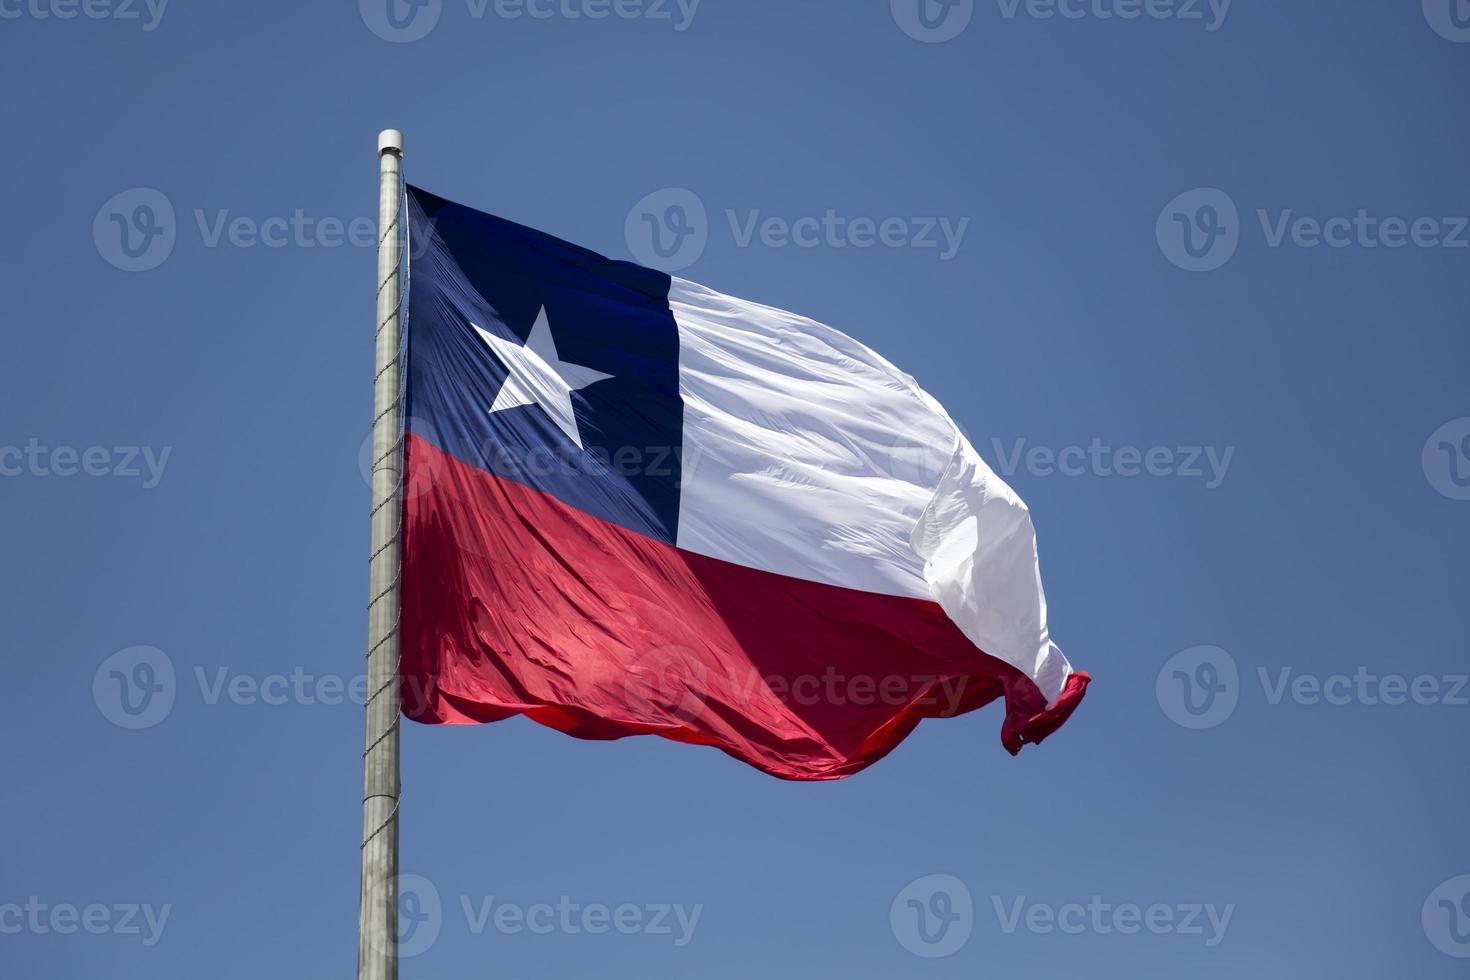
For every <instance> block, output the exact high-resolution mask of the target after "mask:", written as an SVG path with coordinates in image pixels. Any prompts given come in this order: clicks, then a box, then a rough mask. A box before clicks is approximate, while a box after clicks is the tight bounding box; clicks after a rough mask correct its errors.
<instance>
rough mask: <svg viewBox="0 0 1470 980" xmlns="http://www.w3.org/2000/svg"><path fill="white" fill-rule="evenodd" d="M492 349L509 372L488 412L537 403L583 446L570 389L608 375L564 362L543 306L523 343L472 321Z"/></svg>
mask: <svg viewBox="0 0 1470 980" xmlns="http://www.w3.org/2000/svg"><path fill="white" fill-rule="evenodd" d="M470 326H472V327H474V328H475V332H476V333H478V334H479V335H480V337H481V339H483V340H484V341H485V343H486V344H487V345H488V346H489V347H490V349H491V350H492V351H494V352H495V356H496V357H498V358H499V359H500V363H501V364H504V365H505V369H506V371H507V372H508V373H507V374H506V376H505V384H503V385H501V386H500V393H499V394H498V395H496V396H495V404H493V405H491V406H490V411H491V412H492V413H494V412H501V411H504V410H505V409H507V408H519V407H520V406H522V405H539V406H541V408H542V410H544V411H545V412H546V414H547V415H549V416H550V417H551V421H553V422H555V423H556V424H557V427H558V428H560V429H561V431H563V432H565V433H566V434H567V438H568V439H570V440H572V442H575V443H576V444H577V448H578V449H581V448H582V435H581V433H580V432H578V431H577V416H576V413H575V412H574V411H573V410H572V392H574V391H580V390H581V389H583V388H585V387H587V386H588V385H590V384H595V383H596V382H598V381H603V380H605V379H607V378H611V377H612V375H610V374H603V373H602V372H601V371H594V370H592V369H591V368H589V367H583V366H582V365H580V364H570V363H568V362H566V361H563V360H562V359H561V358H560V357H559V356H558V355H557V353H556V341H554V340H552V339H551V324H550V322H548V321H547V319H546V307H544V306H543V307H541V312H540V313H538V314H536V325H535V326H533V327H532V328H531V336H529V337H527V338H526V343H525V345H524V346H522V345H521V344H518V343H516V342H515V341H513V340H506V339H505V338H504V337H497V336H496V335H495V334H493V333H491V332H490V331H488V330H486V329H485V328H484V327H482V326H480V325H479V324H478V323H471V324H470Z"/></svg>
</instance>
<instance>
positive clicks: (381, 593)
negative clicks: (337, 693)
mask: <svg viewBox="0 0 1470 980" xmlns="http://www.w3.org/2000/svg"><path fill="white" fill-rule="evenodd" d="M402 163H403V134H402V133H400V132H399V131H398V130H396V129H385V130H383V132H381V133H379V134H378V169H379V194H378V328H377V348H378V350H377V376H376V378H375V380H374V382H373V413H374V414H373V477H372V482H373V510H372V528H373V531H372V534H373V537H372V557H371V558H370V559H369V560H368V571H369V581H370V582H371V586H370V588H371V595H372V599H371V601H369V602H368V652H367V679H368V684H367V691H368V699H367V732H366V742H365V744H366V747H365V748H364V750H363V753H362V785H363V800H362V893H361V899H360V905H359V916H358V941H357V977H358V980H397V977H398V949H397V945H398V795H399V782H398V712H399V691H398V657H399V650H398V611H399V594H398V576H399V532H400V531H401V530H402V519H403V511H402V505H401V497H400V494H399V488H400V486H401V485H402V477H403V472H402V471H403V432H402V428H403V425H402V411H401V407H400V405H399V388H398V383H399V379H398V374H399V371H398V368H399V364H398V341H399V319H400V317H399V314H400V312H401V304H402V295H401V289H400V282H399V264H400V261H401V258H402V250H401V248H400V244H399V243H400V242H401V241H402V238H403V236H402V230H403V229H402V225H401V224H400V214H401V210H402V205H403V176H402Z"/></svg>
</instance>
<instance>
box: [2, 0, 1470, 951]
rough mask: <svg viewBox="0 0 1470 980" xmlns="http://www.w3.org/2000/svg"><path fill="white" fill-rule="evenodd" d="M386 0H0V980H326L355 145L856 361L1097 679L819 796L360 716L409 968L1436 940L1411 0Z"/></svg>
mask: <svg viewBox="0 0 1470 980" xmlns="http://www.w3.org/2000/svg"><path fill="white" fill-rule="evenodd" d="M398 2H399V3H400V4H401V5H400V6H399V7H398V8H396V10H395V12H394V16H393V17H392V18H390V17H389V16H388V13H389V11H388V8H387V7H385V6H380V5H379V6H375V3H376V0H363V2H362V3H361V4H354V3H351V2H335V3H330V4H328V3H319V4H295V3H284V2H276V0H261V2H256V3H251V4H231V5H225V4H197V3H196V4H186V3H183V2H179V0H175V2H174V3H160V2H155V3H154V4H152V5H149V4H145V3H142V2H138V3H133V2H129V0H89V2H88V3H86V4H85V5H82V4H70V3H68V0H0V51H3V57H0V77H3V80H4V82H5V83H6V89H7V91H8V92H10V93H11V97H10V98H8V99H7V100H6V106H5V109H4V110H3V112H4V115H3V119H4V122H5V126H4V132H5V134H6V136H7V140H6V145H5V147H4V153H5V156H6V163H7V165H6V168H5V171H6V176H7V187H8V192H7V194H6V203H7V207H6V217H7V227H8V229H9V231H10V233H9V234H7V235H5V236H4V237H3V239H0V263H3V267H4V268H5V269H6V271H7V274H6V286H7V288H6V316H5V322H6V324H7V329H6V331H5V337H6V344H5V356H4V358H3V370H4V375H3V377H4V383H3V385H0V419H3V426H0V499H3V501H4V505H5V506H4V514H5V531H6V534H5V553H6V556H7V560H6V561H4V562H3V563H0V589H3V593H4V594H5V595H6V596H7V603H6V610H7V613H8V615H7V621H8V624H9V627H10V628H9V630H8V632H7V642H6V646H7V650H6V653H7V662H8V663H10V664H12V665H13V669H12V671H11V675H10V678H9V683H8V684H7V698H6V701H7V710H6V711H5V712H4V718H5V721H4V722H3V724H0V731H3V733H4V735H5V741H6V746H7V751H6V753H5V762H4V763H3V764H0V766H3V772H4V775H5V777H6V782H7V783H8V785H9V794H8V797H7V802H6V804H5V805H4V807H3V814H4V817H3V827H4V828H5V830H6V832H7V836H8V838H9V840H10V846H8V847H6V848H5V849H4V851H3V855H0V967H3V972H4V973H5V975H6V976H15V977H27V978H31V977H34V978H67V980H70V978H78V980H80V978H84V977H93V976H98V975H103V974H106V975H108V976H116V977H148V978H158V977H180V978H183V977H194V976H198V975H200V974H201V973H207V974H209V975H211V976H216V977H221V978H232V977H241V978H244V977H252V978H253V977H258V976H260V975H262V974H280V975H287V976H342V975H350V971H351V970H352V969H353V964H354V959H355V952H356V938H355V932H356V915H357V887H358V883H357V874H358V868H357V857H358V855H357V841H358V833H359V826H358V825H359V820H360V817H359V801H360V789H361V787H360V781H361V772H360V767H359V752H360V748H361V724H362V723H361V712H360V709H359V708H358V706H357V705H356V704H354V703H353V694H352V692H353V689H354V686H355V684H357V683H358V682H355V681H354V678H355V677H356V676H357V675H358V674H359V673H360V671H361V654H362V650H363V648H364V635H365V628H366V622H365V612H364V607H365V605H366V601H367V578H366V561H365V559H366V556H367V553H368V549H367V530H368V524H367V510H368V488H367V484H366V482H365V480H364V477H363V470H362V467H363V463H362V454H363V443H364V439H365V437H366V435H367V430H368V425H369V422H370V415H371V397H370V396H371V385H370V382H371V378H372V373H373V369H372V357H373V352H372V342H371V335H372V326H373V278H374V257H373V251H372V248H371V247H370V244H371V242H372V239H373V238H374V235H373V232H372V224H371V220H372V219H373V218H374V217H375V213H376V201H377V189H376V179H377V166H376V159H375V156H374V146H375V144H374V140H375V137H376V134H377V132H378V130H380V129H382V128H384V127H387V126H396V127H399V128H401V129H403V130H404V131H405V134H406V138H407V146H408V151H407V155H406V158H405V172H406V174H407V176H408V178H409V179H410V180H411V181H413V182H414V183H415V184H417V185H419V186H422V187H425V188H428V189H430V190H432V191H434V192H435V193H438V194H441V195H444V196H446V197H449V198H452V199H454V200H457V201H460V202H463V203H465V204H469V205H472V206H474V207H477V208H481V209H483V210H488V211H493V212H495V213H498V214H501V215H503V216H505V217H507V218H511V219H513V220H516V221H519V222H523V223H526V224H530V225H533V226H535V227H538V228H541V229H544V230H546V231H548V232H551V233H553V234H556V235H559V236H561V237H563V238H567V239H569V240H571V241H574V242H577V243H579V244H583V245H586V246H589V247H592V248H595V249H597V250H599V251H602V252H604V253H607V254H610V255H614V256H617V257H624V258H641V259H645V260H649V261H651V259H648V255H649V253H650V252H653V253H654V254H655V255H657V252H658V251H659V250H658V249H654V247H653V246H654V242H653V239H652V238H651V237H648V234H647V232H648V231H649V229H650V227H657V222H655V224H654V225H653V226H650V225H648V224H647V223H646V222H644V221H643V220H642V218H641V215H643V214H646V213H651V214H655V215H661V216H663V217H665V218H668V220H669V221H670V222H675V219H674V218H672V217H670V215H671V212H670V211H669V207H670V205H671V204H679V205H681V206H683V208H684V210H683V211H681V212H679V214H681V215H682V216H683V218H684V219H687V222H682V223H681V222H675V223H673V224H670V223H666V224H665V225H664V226H663V231H664V233H665V234H666V236H667V237H665V238H663V239H662V240H661V242H660V249H661V250H662V251H663V252H666V253H668V254H667V255H664V256H657V257H658V258H659V260H660V261H665V262H669V261H672V262H674V263H675V264H678V265H680V266H681V269H680V274H681V275H684V276H686V277H689V278H693V279H696V280H700V281H703V282H706V283H708V284H710V285H712V286H714V287H716V288H719V289H722V290H724V291H726V292H730V293H734V294H737V295H742V296H747V297H750V298H752V299H756V300H760V301H762V302H765V303H769V304H772V305H776V306H782V307H787V308H791V309H795V310H798V311H800V312H802V313H805V314H807V315H810V316H813V317H817V318H819V319H822V320H824V321H826V322H829V323H832V324H833V325H835V326H838V327H840V328H841V329H843V330H845V331H846V332H848V333H850V334H852V335H853V336H855V337H858V338H859V339H861V340H863V341H865V342H866V343H868V344H870V345H871V346H873V347H874V348H875V349H877V350H879V351H880V352H882V353H883V354H884V355H885V356H887V357H889V358H890V359H891V360H893V361H894V362H896V363H897V364H899V365H900V366H902V367H903V368H905V369H906V370H908V371H909V372H911V373H913V374H914V375H915V376H916V377H917V378H918V379H919V380H920V381H921V382H922V383H923V384H924V386H925V387H926V388H927V389H928V390H929V391H931V392H932V393H933V394H935V395H936V396H937V397H938V398H939V399H940V400H941V401H942V402H943V403H944V404H945V406H946V407H947V408H948V409H949V411H950V413H951V414H952V415H953V416H954V417H955V418H956V419H957V420H958V421H960V422H961V423H962V424H963V425H964V427H965V428H966V429H967V431H968V432H969V435H970V438H971V440H972V441H973V442H974V443H975V445H976V446H977V447H978V448H979V449H980V450H981V452H982V453H983V454H984V455H985V456H986V457H987V458H988V459H989V461H990V463H991V465H992V466H995V467H996V468H997V469H998V470H999V471H1001V472H1002V474H1003V475H1005V476H1006V478H1007V479H1008V480H1009V481H1010V482H1011V483H1012V485H1013V486H1015V488H1016V489H1017V490H1018V492H1020V493H1021V495H1022V496H1023V497H1024V498H1025V499H1026V500H1027V501H1028V503H1029V504H1030V505H1031V508H1032V511H1033V514H1034V516H1035V520H1036V524H1037V526H1038V530H1039V534H1040V541H1041V549H1042V562H1043V571H1044V573H1045V576H1046V582H1047V590H1048V596H1049V599H1050V603H1051V615H1052V628H1053V635H1054V636H1055V637H1056V638H1057V639H1058V641H1059V642H1060V643H1061V645H1062V647H1063V649H1065V650H1066V652H1067V654H1068V656H1069V657H1070V659H1071V660H1072V662H1073V663H1074V664H1076V665H1077V666H1078V667H1081V668H1084V669H1087V670H1089V671H1090V672H1091V673H1092V674H1093V676H1094V678H1095V683H1094V685H1093V687H1092V689H1091V691H1090V692H1089V694H1088V697H1087V701H1086V702H1085V703H1084V705H1083V706H1082V708H1081V709H1080V710H1079V712H1078V713H1077V715H1076V716H1074V718H1073V719H1072V721H1071V722H1070V723H1069V725H1068V726H1067V728H1065V729H1064V730H1063V731H1062V732H1061V733H1059V734H1058V735H1057V736H1056V737H1055V738H1054V739H1052V740H1051V741H1049V742H1047V744H1045V745H1044V746H1041V747H1039V748H1029V749H1027V750H1026V751H1024V752H1023V753H1022V756H1021V757H1020V758H1019V759H1011V758H1010V757H1008V756H1007V755H1006V754H1005V753H1004V752H1003V751H1002V749H1001V748H1000V745H999V739H998V732H999V726H1000V712H999V708H998V707H995V706H992V707H991V708H988V709H985V710H982V711H979V712H976V713H974V714H971V715H967V716H965V717H963V718H960V719H954V720H947V721H937V722H930V723H926V724H925V725H923V726H921V727H920V729H919V730H918V731H917V732H916V733H915V734H914V735H913V736H912V737H911V738H910V739H909V740H908V741H907V742H906V743H904V745H903V746H901V747H900V748H899V749H898V750H897V751H896V752H894V753H893V754H892V755H891V756H890V757H889V758H887V759H886V760H884V761H883V762H881V763H880V764H879V765H877V766H875V767H874V768H872V769H871V770H868V771H867V772H864V773H862V774H860V775H858V776H857V777H855V778H852V779H849V780H846V781H842V782H838V783H834V784H823V785H800V784H788V783H782V782H779V781H777V780H774V779H771V778H769V777H766V776H763V775H761V774H760V773H758V772H756V771H754V770H751V769H748V768H746V767H743V766H741V765H739V764H738V763H736V762H734V761H732V760H730V759H727V758H726V757H725V756H723V755H721V754H719V753H717V752H714V751H712V750H701V749H696V748H691V747H687V746H681V745H675V744H672V743H667V742H662V741H658V740H653V739H634V740H626V741H623V742H619V743H605V744H604V743H584V742H579V741H575V740H573V739H569V738H566V737H564V736H561V735H558V734H556V733H554V732H550V731H548V730H545V729H541V728H537V727H535V726H533V725H530V724H527V723H523V722H518V721H517V722H507V723H503V724H499V725H494V726H488V727H481V728H466V729H456V730H439V729H426V728H419V727H408V728H406V729H405V737H404V740H403V753H404V784H405V797H404V803H403V824H402V853H403V871H404V873H405V874H411V875H414V876H417V877H416V878H415V879H414V881H416V882H418V883H419V885H418V887H417V890H416V891H415V898H414V899H413V900H412V902H411V903H410V905H409V907H407V908H406V909H405V913H406V915H407V917H408V918H407V919H406V920H405V921H409V920H413V921H415V922H417V923H418V924H417V925H416V926H414V928H415V929H418V930H422V931H418V932H416V933H415V934H414V935H415V937H416V939H417V941H418V943H419V945H420V946H422V949H419V950H417V951H416V955H414V956H412V957H409V958H407V959H405V961H404V963H403V967H402V976H403V977H404V978H405V980H441V978H442V980H449V978H456V980H458V978H465V977H481V976H483V977H490V976H494V977H504V978H518V977H525V978H538V980H544V978H550V977H555V978H563V977H564V978H575V977H593V976H595V977H614V978H622V977H627V978H633V977H638V978H644V977H660V976H670V977H673V976H680V977H688V976H695V977H701V978H708V980H719V978H725V977H730V978H733V977H746V976H749V975H751V974H752V973H759V974H761V975H763V976H768V977H773V978H785V977H792V978H795V977H810V976H828V975H831V976H843V977H863V978H866V977H874V978H877V977H891V976H909V977H934V978H961V977H963V978H974V977H984V976H1006V975H1027V976H1038V977H1078V976H1085V977H1096V978H1111V977H1136V976H1166V975H1189V976H1195V977H1227V976H1229V977H1234V976H1239V975H1243V974H1246V973H1249V974H1250V975H1253V976H1260V977H1277V976H1280V977H1286V976H1298V975H1301V974H1303V973H1309V974H1313V975H1330V976H1336V977H1344V978H1347V977H1378V976H1383V975H1387V974H1394V975H1405V976H1415V977H1449V976H1459V975H1462V974H1463V972H1464V961H1463V959H1462V957H1464V956H1465V955H1467V954H1470V900H1467V899H1466V894H1467V891H1470V879H1467V878H1462V877H1461V876H1464V875H1467V874H1470V841H1467V838H1466V835H1465V831H1464V809H1465V805H1466V803H1467V791H1466V789H1465V785H1464V780H1463V778H1462V772H1463V755H1464V745H1465V736H1466V732H1467V721H1470V706H1467V701H1470V690H1466V689H1465V688H1464V680H1463V678H1464V676H1465V674H1466V672H1467V670H1470V668H1467V666H1466V662H1467V657H1466V645H1465V636H1466V628H1467V626H1470V613H1467V606H1466V604H1465V602H1464V590H1465V583H1466V577H1465V555H1466V550H1467V545H1470V501H1467V499H1466V498H1467V497H1470V386H1467V384H1466V376H1465V365H1466V363H1467V357H1470V339H1467V334H1466V330H1465V312H1466V301H1467V298H1470V276H1467V275H1466V270H1467V263H1470V230H1467V228H1466V224H1467V222H1466V216H1467V215H1470V194H1467V191H1466V185H1465V180H1464V161H1465V158H1466V153H1467V151H1470V142H1467V137H1466V134H1465V129H1464V125H1463V111H1462V109H1461V108H1460V106H1459V104H1458V101H1457V96H1459V95H1460V93H1462V92H1463V91H1465V87H1466V84H1467V82H1470V43H1467V42H1470V6H1467V5H1466V4H1465V3H1464V0H1425V2H1424V3H1423V4H1422V5H1421V4H1420V3H1418V2H1403V3H1396V4H1383V3H1370V2H1364V0H1354V2H1327V0H1302V2H1297V3H1291V4H1283V3H1262V2H1259V0H1236V2H1235V3H1232V4H1224V3H1218V2H1217V3H1215V4H1210V3H1208V2H1203V0H1202V2H1199V3H1195V2H1193V0H1174V2H1168V0H1153V2H1150V3H1130V0H1086V2H1085V3H1084V2H1081V0H1058V2H1056V3H1047V2H1045V0H1032V2H1029V3H1027V2H1019V0H1018V2H1012V0H995V2H987V0H975V2H973V3H969V2H960V3H958V4H956V5H954V6H953V7H942V6H940V5H939V4H938V3H937V0H935V2H931V3H930V4H929V5H928V6H927V7H925V8H923V9H922V11H921V9H920V8H919V7H918V5H917V3H910V2H909V0H893V3H892V4H890V3H889V2H887V0H852V2H840V3H839V2H836V0H827V2H816V0H782V2H775V0H761V2H753V0H741V2H739V3H735V2H733V0H702V2H700V3H698V4H694V3H692V2H689V3H684V4H680V3H678V2H675V0H666V2H664V0H618V2H616V3H612V2H599V0H555V2H554V3H553V2H551V0H488V2H487V3H480V2H479V0H429V2H428V3H427V4H426V5H421V6H419V7H408V6H407V5H406V4H405V3H404V0H398ZM1452 4H1458V6H1454V5H1452ZM921 13H922V15H923V16H921ZM602 14H605V16H599V15H602ZM420 34H421V35H422V36H418V35H420ZM410 36H412V39H410ZM676 225H677V226H676ZM880 229H886V234H881V235H880V234H879V230H880ZM946 229H948V231H947V232H946ZM675 232H680V234H679V235H677V236H676V235H675ZM684 232H687V233H688V234H684ZM675 241H677V242H679V243H680V244H679V246H675V245H674V244H673V243H674V242H675ZM140 648H141V649H140ZM118 676H121V677H123V678H125V679H126V680H127V681H128V683H130V684H133V685H135V688H134V690H135V692H136V691H141V690H142V688H141V687H136V685H139V684H142V685H145V686H148V687H150V688H157V691H156V692H155V697H154V699H153V700H151V701H146V702H145V701H144V700H141V695H138V698H140V699H135V700H132V701H129V702H127V703H124V702H123V701H121V700H119V697H118V693H119V691H120V690H121V688H120V687H119V686H118V683H117V677H118ZM134 712H136V713H134ZM910 900H912V901H913V902H915V903H917V904H916V905H911V904H909V903H910ZM436 910H437V911H436ZM918 910H922V911H923V912H924V914H925V916H926V918H923V919H921V918H920V917H919V915H918ZM406 928H407V927H406ZM937 954H944V955H937Z"/></svg>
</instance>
